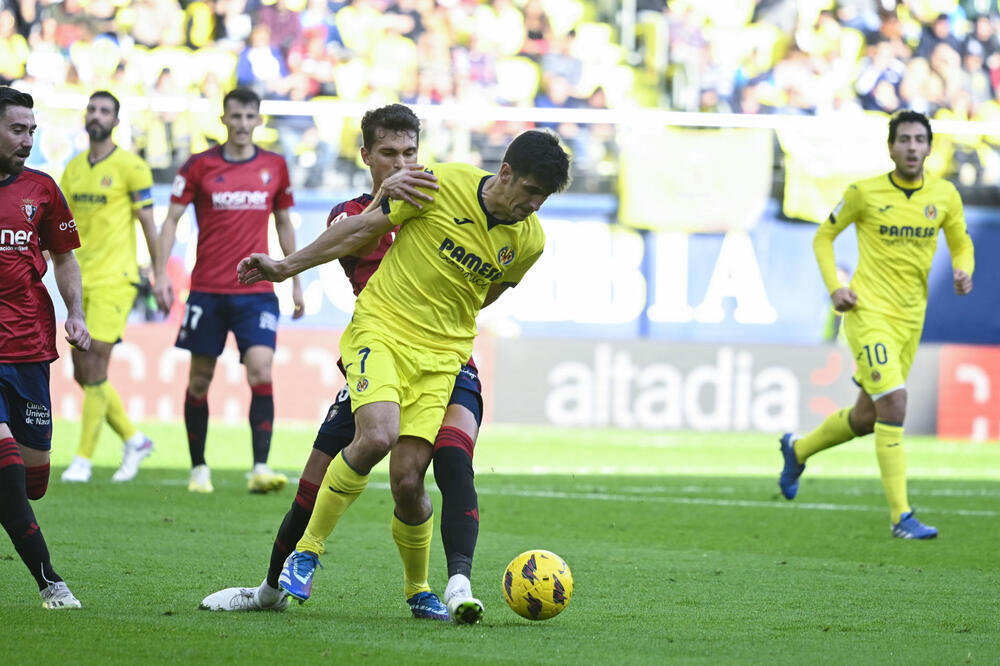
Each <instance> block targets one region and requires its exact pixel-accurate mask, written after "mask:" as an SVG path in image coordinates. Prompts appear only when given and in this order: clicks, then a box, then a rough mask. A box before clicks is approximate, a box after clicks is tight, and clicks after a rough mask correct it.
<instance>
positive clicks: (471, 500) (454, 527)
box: [434, 427, 479, 578]
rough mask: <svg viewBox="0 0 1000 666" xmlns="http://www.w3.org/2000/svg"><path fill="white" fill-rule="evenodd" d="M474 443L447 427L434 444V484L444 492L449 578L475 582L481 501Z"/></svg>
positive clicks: (443, 535) (443, 532)
mask: <svg viewBox="0 0 1000 666" xmlns="http://www.w3.org/2000/svg"><path fill="white" fill-rule="evenodd" d="M472 447H473V442H472V439H471V438H470V437H469V436H468V435H467V434H465V433H464V432H462V431H461V430H459V429H457V428H451V427H443V428H441V430H440V431H438V436H437V439H436V440H435V442H434V480H435V481H436V482H437V485H438V488H440V489H441V540H442V542H443V543H444V553H445V558H446V559H447V561H448V576H449V577H451V576H454V575H456V574H463V575H465V576H467V577H470V578H471V574H472V556H473V555H474V554H475V552H476V541H477V540H478V538H479V497H478V496H477V495H476V486H475V483H474V478H475V474H474V472H473V470H472Z"/></svg>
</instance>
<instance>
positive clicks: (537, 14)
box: [0, 0, 1000, 191]
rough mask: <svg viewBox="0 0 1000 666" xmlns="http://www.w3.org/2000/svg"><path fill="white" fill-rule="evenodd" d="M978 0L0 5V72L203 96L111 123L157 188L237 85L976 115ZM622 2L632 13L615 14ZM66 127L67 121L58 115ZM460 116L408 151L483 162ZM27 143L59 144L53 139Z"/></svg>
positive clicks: (354, 169)
mask: <svg viewBox="0 0 1000 666" xmlns="http://www.w3.org/2000/svg"><path fill="white" fill-rule="evenodd" d="M997 2H998V0H634V2H621V1H619V0H615V1H611V0H348V1H338V0H0V82H5V83H9V82H14V83H15V85H18V86H19V87H22V88H24V89H28V90H29V91H31V92H33V93H34V94H36V96H38V97H39V98H41V99H42V100H45V99H49V98H51V95H52V94H55V93H64V92H89V91H92V90H94V89H98V88H107V89H110V90H112V91H113V92H115V93H116V94H118V95H120V96H121V97H122V98H123V99H125V100H128V98H138V99H148V98H150V97H162V98H164V99H171V98H178V99H179V98H188V99H197V98H204V99H206V100H208V101H209V102H210V107H209V108H211V112H210V113H193V112H191V110H190V109H189V108H188V107H187V106H186V105H185V104H182V103H181V104H177V105H175V106H172V107H170V108H168V109H165V110H164V109H159V110H152V109H141V108H136V109H135V110H134V112H130V113H129V117H128V123H127V126H123V127H122V128H121V129H120V130H119V133H120V137H119V140H120V141H125V142H126V143H127V144H128V145H131V146H132V147H134V149H136V150H137V151H139V152H140V153H141V154H142V155H143V156H144V157H145V158H146V159H147V160H148V161H149V162H150V164H151V166H153V167H154V168H155V169H156V170H157V173H158V175H162V177H163V178H164V179H169V175H168V174H170V173H171V171H172V169H175V168H176V167H177V165H178V164H179V163H180V162H182V161H183V159H185V158H186V157H187V155H189V154H190V153H192V152H194V151H198V150H203V149H204V148H205V147H207V146H209V145H211V144H212V143H213V142H215V141H218V140H219V139H220V138H221V137H222V136H223V134H222V132H223V128H222V127H221V125H220V124H219V122H218V113H219V106H220V100H221V97H222V94H223V93H224V92H225V91H226V90H227V89H229V88H230V87H232V86H233V85H235V84H240V85H246V86H251V87H253V88H254V89H255V90H257V91H258V92H259V93H260V94H261V96H262V97H264V98H265V99H271V100H290V101H305V100H343V101H349V102H357V103H363V104H367V105H369V106H376V105H380V104H384V103H388V102H391V101H402V102H406V103H424V104H450V103H454V104H468V105H480V104H484V103H486V104H495V105H500V106H535V107H540V108H555V109H560V108H562V109H627V108H660V109H672V110H678V111H716V112H733V113H745V114H808V115H820V114H824V113H829V112H840V113H862V112H870V113H886V114H888V113H892V112H893V111H895V110H897V109H900V108H913V109H916V110H919V111H923V112H926V113H928V114H929V115H930V116H932V117H934V118H945V119H960V120H966V119H973V120H990V121H995V120H1000V40H998V37H997V31H998V27H1000V12H998V7H997ZM633 4H634V8H635V10H634V15H629V16H623V14H622V12H623V11H624V10H623V7H627V6H632V5H633ZM133 106H134V105H133ZM129 108H130V107H129V105H128V104H126V105H125V109H126V111H128V110H129ZM316 108H317V109H319V108H321V107H319V106H317V107H316ZM73 118H74V119H75V120H74V122H76V124H77V125H78V124H79V122H78V121H79V113H78V112H77V111H74V115H73ZM473 121H474V119H469V122H467V123H465V124H464V125H461V126H459V125H456V124H454V123H440V124H435V123H433V122H432V123H428V127H427V131H426V132H425V134H424V136H423V141H424V143H425V152H426V153H427V154H428V155H429V156H430V157H431V158H433V159H462V160H467V161H473V162H480V163H482V164H484V166H487V167H490V166H495V163H496V160H497V159H498V158H499V157H500V155H499V154H498V151H499V150H501V148H502V146H504V145H505V144H506V142H507V140H508V136H509V135H510V134H511V133H512V132H515V131H517V130H518V129H520V128H521V127H523V124H519V123H512V122H503V123H489V124H480V125H478V126H477V125H476V123H475V122H473ZM552 126H553V128H554V129H557V130H558V131H559V132H560V133H561V134H562V136H563V137H564V138H565V139H566V140H567V142H568V143H569V144H570V147H571V149H572V150H573V152H574V159H575V171H574V179H575V185H574V188H575V189H576V190H577V191H602V190H605V189H606V188H609V187H610V188H613V187H614V180H615V174H616V173H617V169H618V167H617V164H616V131H615V128H614V127H613V126H611V125H604V124H596V123H577V122H561V123H554V124H553V125H552ZM77 129H79V128H77ZM357 132H358V130H357V119H345V118H342V117H336V116H331V115H330V114H328V113H325V112H317V113H315V114H313V115H308V114H306V115H273V116H271V117H270V118H269V122H268V126H267V127H266V128H265V131H264V132H262V133H261V134H260V135H258V138H259V141H260V143H262V144H264V145H267V146H269V147H271V148H273V149H275V150H278V151H280V152H282V153H283V154H285V156H286V158H288V159H289V161H290V165H291V166H292V167H293V175H294V177H295V180H296V181H297V184H299V185H305V186H308V187H317V186H321V185H326V186H330V185H331V182H330V180H331V178H335V177H337V176H336V175H335V174H338V173H339V174H344V173H348V174H359V173H361V171H360V170H359V169H358V166H359V165H358V164H357V158H356V154H357V146H358V134H357ZM121 135H124V138H122V136H121ZM949 140H950V141H951V145H949V146H948V148H949V149H950V150H953V151H954V155H955V157H954V159H953V160H952V162H953V164H952V166H951V169H952V171H953V173H952V175H954V176H955V177H956V178H957V179H959V180H960V181H961V182H962V183H963V184H965V185H975V184H977V183H978V184H987V185H990V186H995V185H996V182H995V181H996V178H997V174H998V173H1000V167H997V166H996V165H997V164H998V163H1000V159H998V157H997V155H998V150H1000V136H992V137H982V136H968V137H967V136H956V137H953V138H951V139H949ZM47 148H48V149H49V150H55V151H58V150H60V149H61V147H60V146H59V142H58V139H57V138H56V137H50V138H49V145H48V147H47ZM62 148H65V149H66V152H67V153H69V152H72V151H71V150H70V148H71V146H65V147H62ZM331 164H336V165H337V167H338V168H337V169H330V168H329V167H330V165H331ZM609 183H610V185H608V184H609ZM335 184H340V183H335ZM352 186H353V184H352Z"/></svg>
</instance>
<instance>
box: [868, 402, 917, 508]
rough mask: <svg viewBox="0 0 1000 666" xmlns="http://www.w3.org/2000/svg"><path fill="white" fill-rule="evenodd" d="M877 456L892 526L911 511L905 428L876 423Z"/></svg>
mask: <svg viewBox="0 0 1000 666" xmlns="http://www.w3.org/2000/svg"><path fill="white" fill-rule="evenodd" d="M875 455H876V456H877V457H878V467H879V469H880V470H881V471H882V487H883V488H885V497H886V499H887V500H889V514H890V516H891V517H892V524H893V525H895V524H896V523H898V522H899V517H900V516H902V515H903V514H904V513H908V512H909V511H910V503H909V502H907V501H906V455H905V454H904V453H903V427H902V426H897V425H890V424H888V423H882V422H881V421H876V422H875Z"/></svg>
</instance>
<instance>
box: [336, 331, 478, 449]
mask: <svg viewBox="0 0 1000 666" xmlns="http://www.w3.org/2000/svg"><path fill="white" fill-rule="evenodd" d="M340 356H341V358H342V360H343V363H344V369H345V370H346V372H347V388H348V390H349V391H350V393H351V409H352V410H354V411H356V410H357V409H358V407H361V406H362V405H367V404H369V403H372V402H395V403H396V404H398V405H399V434H400V436H404V435H405V436H411V437H420V438H422V439H425V440H427V441H428V442H433V441H434V439H435V438H436V437H437V432H438V430H439V429H440V428H441V421H442V420H444V413H445V410H446V409H447V408H448V401H449V400H450V399H451V392H452V389H453V388H454V387H455V377H456V376H457V375H458V371H459V370H460V369H461V367H462V363H463V360H462V359H461V358H460V357H459V355H458V354H450V353H448V352H434V351H431V350H428V349H420V348H416V347H410V346H409V345H406V344H402V343H400V342H398V341H396V340H391V339H389V338H387V337H384V336H382V335H380V334H378V333H375V332H372V331H370V330H366V329H361V328H358V327H356V326H355V325H354V323H353V322H352V323H351V324H350V325H348V327H347V330H345V331H344V334H343V335H342V336H341V338H340Z"/></svg>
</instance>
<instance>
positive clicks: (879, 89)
mask: <svg viewBox="0 0 1000 666" xmlns="http://www.w3.org/2000/svg"><path fill="white" fill-rule="evenodd" d="M905 73H906V64H905V63H904V62H903V61H902V60H900V59H899V58H898V57H896V55H895V54H893V48H892V42H891V41H890V40H889V39H887V38H885V37H883V36H881V35H880V36H878V37H876V38H875V41H874V43H873V44H872V45H870V46H869V47H867V49H866V55H865V57H864V58H862V60H861V68H860V70H859V73H858V80H857V83H856V84H855V90H857V93H858V97H859V98H860V99H861V106H862V107H864V108H865V109H867V110H874V111H887V112H889V113H891V112H892V111H895V110H896V108H898V106H899V98H898V95H897V92H896V86H898V85H899V84H900V83H901V82H902V81H903V75H904V74H905ZM889 88H891V89H892V91H891V93H890V91H889ZM889 109H891V110H889Z"/></svg>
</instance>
